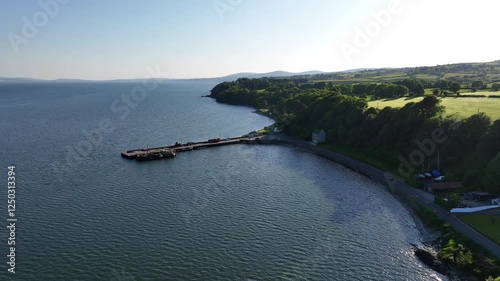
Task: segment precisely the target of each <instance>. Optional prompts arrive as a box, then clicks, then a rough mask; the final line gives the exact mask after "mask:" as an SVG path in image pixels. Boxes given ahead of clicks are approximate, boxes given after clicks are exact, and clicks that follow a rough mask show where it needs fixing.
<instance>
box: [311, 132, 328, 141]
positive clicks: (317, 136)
mask: <svg viewBox="0 0 500 281" xmlns="http://www.w3.org/2000/svg"><path fill="white" fill-rule="evenodd" d="M312 141H313V142H314V143H315V144H318V143H323V142H325V141H326V133H325V131H324V130H319V129H316V130H314V132H313V133H312Z"/></svg>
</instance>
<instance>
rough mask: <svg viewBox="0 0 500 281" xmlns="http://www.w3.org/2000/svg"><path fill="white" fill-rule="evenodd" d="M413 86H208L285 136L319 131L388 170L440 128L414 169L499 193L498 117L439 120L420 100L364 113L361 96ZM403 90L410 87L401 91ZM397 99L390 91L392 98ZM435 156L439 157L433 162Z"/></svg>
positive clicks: (435, 106) (434, 108) (429, 102)
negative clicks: (262, 112)
mask: <svg viewBox="0 0 500 281" xmlns="http://www.w3.org/2000/svg"><path fill="white" fill-rule="evenodd" d="M410 83H414V84H418V83H417V82H415V81H413V82H410V81H406V82H404V81H401V82H400V83H394V84H390V83H381V84H356V85H327V84H324V85H323V84H322V85H321V87H318V88H315V87H313V88H311V87H303V85H304V84H306V83H302V84H301V83H296V82H294V81H291V80H285V79H279V83H277V81H271V80H269V79H265V78H264V79H238V80H237V81H235V82H224V83H221V84H218V85H217V86H215V87H214V88H213V89H212V91H211V97H213V98H215V99H216V100H217V101H219V102H223V103H230V104H239V105H249V106H252V107H256V108H266V109H269V112H271V113H272V114H273V117H274V118H275V120H276V121H277V123H278V125H279V126H281V127H282V129H283V130H284V131H286V132H288V133H291V134H293V135H296V136H298V137H300V138H303V139H310V136H311V133H312V132H313V130H314V129H316V128H319V129H324V130H325V132H326V133H327V140H328V142H331V143H335V144H340V145H344V146H348V147H352V148H356V149H358V150H360V151H364V153H366V154H367V155H370V156H372V157H376V158H378V159H382V160H384V161H386V162H387V163H391V164H392V165H394V166H397V165H399V164H400V159H398V156H399V155H401V156H403V157H405V158H406V157H408V155H410V153H411V152H412V151H415V150H421V147H420V146H419V145H418V143H419V142H422V141H424V140H426V139H430V138H431V135H432V132H433V131H434V130H435V129H436V128H440V129H441V130H443V132H444V136H446V141H445V142H444V143H441V144H435V149H433V151H431V152H430V153H429V154H428V155H426V157H425V159H422V161H420V162H422V163H418V164H419V165H418V166H416V167H414V172H421V170H422V169H425V170H429V169H435V168H438V165H439V168H440V169H441V170H442V171H443V172H445V174H446V175H447V178H448V179H450V180H461V181H463V182H464V184H465V185H466V186H469V187H474V188H477V189H483V190H487V191H490V192H493V193H496V194H500V184H499V183H500V120H496V121H494V122H492V120H491V119H490V117H488V116H486V115H484V114H483V113H480V114H476V115H473V116H471V117H469V118H467V119H463V120H458V119H456V118H455V117H453V116H443V112H444V110H443V107H442V106H441V105H440V104H439V103H440V100H439V99H438V98H436V97H434V96H426V97H425V98H424V99H423V100H422V101H421V102H418V103H415V102H410V103H407V104H406V105H405V106H404V107H402V108H391V107H386V108H384V109H382V110H378V109H375V108H368V103H367V100H366V99H365V98H363V97H364V96H365V95H366V94H367V92H368V93H373V94H374V95H376V96H389V95H399V94H400V92H401V94H403V93H404V94H409V93H410V88H409V87H411V88H412V89H417V88H420V86H412V85H411V84H410ZM408 86H409V87H408ZM395 92H396V93H397V94H396V93H395ZM438 154H439V159H438Z"/></svg>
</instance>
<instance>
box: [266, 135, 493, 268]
mask: <svg viewBox="0 0 500 281" xmlns="http://www.w3.org/2000/svg"><path fill="white" fill-rule="evenodd" d="M261 143H263V144H282V145H292V146H297V147H301V148H304V149H306V150H308V151H310V152H312V153H314V154H316V155H319V156H323V157H325V158H327V159H330V160H332V161H335V162H337V163H339V164H341V165H344V166H346V167H348V168H350V169H353V170H355V171H358V172H359V173H362V174H364V175H365V176H367V177H369V178H371V179H373V180H375V181H378V182H380V183H382V184H383V185H384V186H389V188H390V189H393V190H394V189H397V191H398V192H402V193H405V194H406V195H410V196H413V197H414V198H415V199H416V200H417V201H418V202H420V203H421V204H423V205H425V206H427V207H428V208H429V209H431V210H433V211H434V213H435V214H436V215H437V216H439V217H440V218H441V219H443V220H445V221H446V222H448V223H449V224H450V225H451V226H452V227H453V228H454V229H455V230H457V231H459V232H460V233H462V234H464V235H465V236H467V237H469V238H470V239H472V240H474V241H475V242H476V243H478V244H479V245H481V246H482V247H483V248H485V249H487V250H488V251H490V252H491V253H492V254H493V255H495V256H497V257H498V258H500V245H499V244H497V243H495V242H493V241H492V240H490V239H489V238H487V237H486V236H484V235H483V234H481V233H480V232H478V231H477V230H475V229H474V228H472V227H470V226H469V225H467V224H466V223H464V222H463V221H461V220H460V219H459V218H457V217H456V216H455V215H454V214H452V213H450V212H448V211H446V210H445V209H443V208H441V207H440V206H439V205H437V204H436V203H434V201H433V200H429V198H425V196H422V195H420V194H419V193H418V192H417V191H416V190H415V189H414V188H413V187H411V186H409V185H408V184H406V183H404V182H402V181H401V180H399V179H398V178H397V177H396V176H394V175H391V174H389V173H387V172H385V171H383V170H380V169H378V168H375V167H373V166H370V165H368V164H366V163H363V162H361V161H358V160H355V159H352V158H350V157H347V156H345V155H343V154H340V153H336V152H333V151H331V150H327V149H324V148H321V147H317V146H315V145H314V144H311V143H308V142H305V141H301V140H297V139H295V138H293V137H290V136H286V135H283V134H274V135H271V136H268V137H266V138H265V139H263V140H262V141H261Z"/></svg>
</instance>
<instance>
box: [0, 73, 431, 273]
mask: <svg viewBox="0 0 500 281" xmlns="http://www.w3.org/2000/svg"><path fill="white" fill-rule="evenodd" d="M138 85H140V84H137V83H136V84H134V83H73V84H22V85H21V84H18V85H0V136H1V139H0V144H1V150H0V171H1V173H2V176H1V177H0V178H1V179H2V183H1V186H4V188H3V189H4V191H3V192H0V194H3V195H1V196H3V198H0V202H1V204H0V208H1V209H2V212H1V213H2V214H3V218H2V221H3V222H2V223H1V224H3V225H4V226H2V227H0V229H2V230H1V232H0V233H1V241H0V257H2V258H1V262H0V271H1V272H0V280H51V281H52V280H65V281H66V280H115V281H132V280H246V281H247V280H384V281H385V280H434V279H436V278H438V277H437V276H436V274H435V273H434V272H432V271H431V270H429V269H427V268H426V267H425V266H424V265H422V264H421V263H420V262H419V261H418V260H416V258H415V257H414V256H413V254H412V251H411V248H410V243H418V242H419V239H420V236H419V233H418V231H417V229H416V228H415V222H414V221H413V220H412V218H411V216H410V215H409V213H408V212H407V211H406V209H405V208H404V207H403V206H402V205H401V204H400V203H399V202H398V201H397V200H396V199H394V198H393V197H392V196H391V195H390V194H388V193H387V192H386V191H385V190H384V189H383V188H382V187H381V186H380V185H379V184H377V183H374V182H373V181H371V180H369V179H367V178H365V177H363V176H361V175H359V174H356V173H354V172H352V171H350V170H348V169H345V168H343V167H342V166H339V165H337V164H335V163H332V162H329V161H327V160H325V159H322V158H319V157H317V156H315V155H311V154H308V153H305V152H302V151H300V150H297V149H294V148H289V147H280V146H249V145H235V146H228V147H219V148H211V149H205V150H198V151H193V152H187V153H180V154H178V156H177V157H176V158H175V159H168V160H162V161H152V162H145V163H138V162H135V161H130V160H125V159H122V158H121V157H120V152H121V151H124V150H128V149H132V148H141V147H146V146H160V145H169V144H173V143H175V142H176V141H180V142H187V141H200V140H206V139H208V138H214V137H228V136H238V135H241V134H244V133H247V132H249V131H252V130H255V129H259V128H262V127H264V126H266V125H269V124H271V123H272V120H270V119H268V118H266V117H263V116H260V115H257V114H254V113H252V109H250V108H246V107H237V106H229V105H223V104H217V103H216V102H214V101H213V100H212V99H209V98H202V97H201V95H205V94H207V93H208V91H209V90H210V89H211V88H212V87H213V86H214V85H215V84H214V83H206V82H189V83H188V82H169V83H163V84H161V85H160V86H159V87H157V88H156V89H154V90H149V91H147V92H146V93H140V95H139V92H137V93H136V96H135V97H136V99H134V98H132V99H130V100H127V95H130V94H131V92H132V91H133V89H134V87H136V86H138ZM10 164H14V165H16V182H17V194H16V196H17V197H16V199H17V210H16V217H17V218H18V222H17V228H16V274H15V275H12V274H7V264H6V262H7V257H6V255H7V254H8V252H7V236H8V235H9V233H8V232H7V230H6V225H7V222H6V219H7V214H6V213H7V211H6V210H7V206H6V201H7V193H6V189H7V188H6V186H7V166H8V165H10Z"/></svg>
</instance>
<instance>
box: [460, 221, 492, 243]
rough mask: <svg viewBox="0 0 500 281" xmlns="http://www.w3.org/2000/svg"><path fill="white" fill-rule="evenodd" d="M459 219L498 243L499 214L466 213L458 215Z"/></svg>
mask: <svg viewBox="0 0 500 281" xmlns="http://www.w3.org/2000/svg"><path fill="white" fill-rule="evenodd" d="M460 219H461V220H463V221H464V222H465V223H467V224H468V225H470V226H472V227H473V228H475V229H476V230H477V231H479V232H481V233H482V234H484V235H486V236H487V237H488V238H490V239H491V240H493V241H495V242H497V243H499V244H500V216H498V215H497V216H487V215H470V216H469V215H468V216H460Z"/></svg>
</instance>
